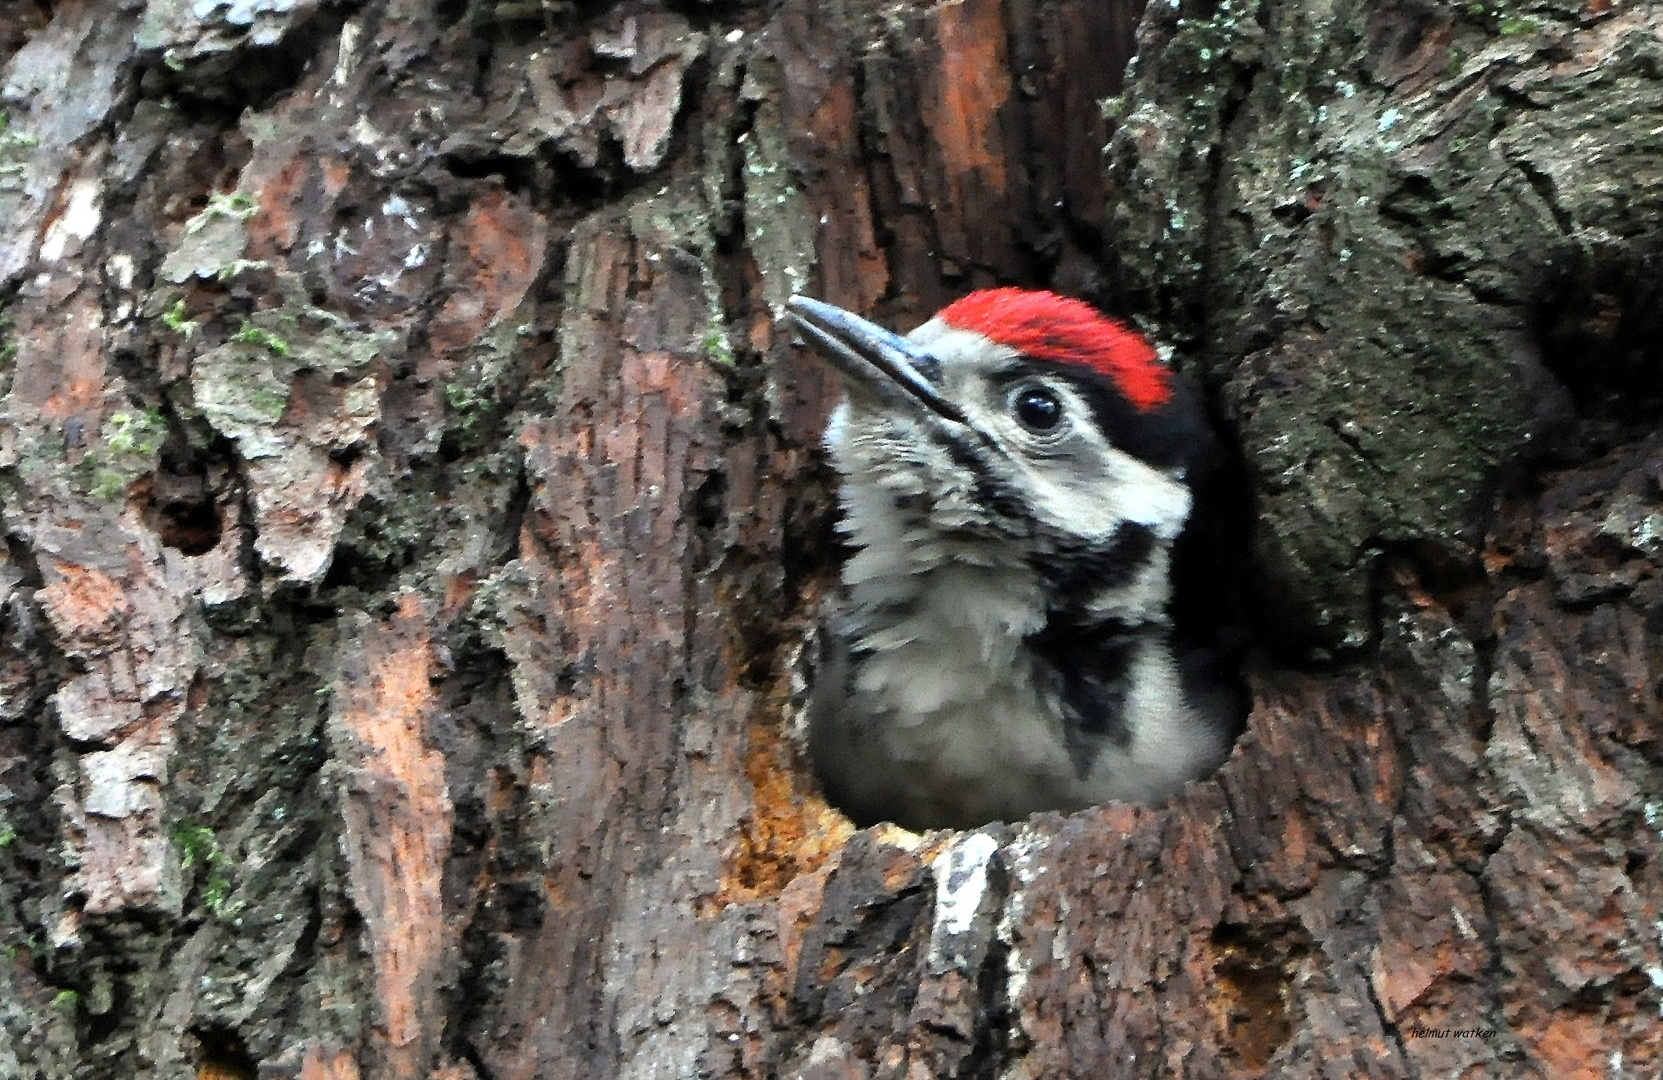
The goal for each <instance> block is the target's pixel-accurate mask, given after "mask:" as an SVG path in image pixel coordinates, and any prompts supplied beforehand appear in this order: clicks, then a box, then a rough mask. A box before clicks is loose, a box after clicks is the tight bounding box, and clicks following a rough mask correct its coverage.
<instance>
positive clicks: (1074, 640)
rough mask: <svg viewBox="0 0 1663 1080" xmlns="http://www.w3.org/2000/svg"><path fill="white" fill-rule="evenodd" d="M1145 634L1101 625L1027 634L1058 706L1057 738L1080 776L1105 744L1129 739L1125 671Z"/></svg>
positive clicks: (1038, 672) (1113, 743)
mask: <svg viewBox="0 0 1663 1080" xmlns="http://www.w3.org/2000/svg"><path fill="white" fill-rule="evenodd" d="M1145 640H1146V635H1144V634H1140V633H1134V632H1131V631H1129V630H1128V629H1127V628H1126V627H1124V626H1120V625H1118V624H1115V625H1106V626H1102V627H1099V628H1097V629H1095V630H1093V631H1091V632H1088V633H1085V634H1081V633H1080V632H1079V631H1078V630H1077V629H1073V628H1069V629H1067V630H1065V631H1058V630H1056V629H1053V628H1052V627H1049V626H1048V627H1046V628H1045V629H1044V630H1041V631H1040V632H1039V633H1037V634H1034V635H1032V636H1031V637H1029V638H1028V647H1029V648H1030V649H1031V650H1032V651H1033V654H1034V656H1035V658H1036V659H1037V660H1038V665H1037V667H1038V671H1037V674H1038V676H1039V678H1041V679H1043V680H1047V681H1049V683H1050V685H1051V689H1052V690H1053V692H1054V693H1056V695H1057V697H1058V699H1059V700H1060V701H1061V702H1062V707H1063V740H1064V742H1065V744H1066V745H1067V747H1068V757H1069V760H1070V761H1072V762H1073V764H1074V771H1075V773H1076V774H1078V775H1079V777H1080V778H1081V779H1084V778H1085V776H1086V775H1087V774H1088V773H1090V772H1091V766H1092V763H1093V762H1095V761H1096V760H1097V755H1098V754H1099V753H1101V752H1102V750H1103V747H1104V746H1105V745H1114V746H1118V747H1124V746H1126V745H1127V744H1128V743H1130V742H1131V740H1132V731H1131V728H1130V727H1128V726H1127V724H1126V688H1127V686H1128V685H1130V682H1131V680H1130V678H1129V677H1128V673H1129V672H1130V670H1131V666H1132V662H1133V660H1134V659H1136V655H1137V649H1138V646H1139V645H1141V644H1142V643H1143V642H1144V641H1145Z"/></svg>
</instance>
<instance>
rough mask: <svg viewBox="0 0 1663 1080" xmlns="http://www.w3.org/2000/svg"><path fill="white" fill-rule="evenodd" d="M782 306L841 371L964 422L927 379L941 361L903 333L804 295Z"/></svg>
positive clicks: (949, 418)
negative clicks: (889, 329) (891, 330)
mask: <svg viewBox="0 0 1663 1080" xmlns="http://www.w3.org/2000/svg"><path fill="white" fill-rule="evenodd" d="M785 309H786V311H787V312H788V313H789V314H790V316H791V321H792V322H793V323H795V324H796V327H797V329H798V330H799V331H801V332H802V335H803V338H804V340H806V341H807V342H808V343H809V344H810V345H812V346H813V347H814V350H815V351H816V352H818V353H819V354H820V355H821V356H823V357H825V358H826V359H827V360H829V361H830V362H831V363H832V365H833V366H834V367H836V368H837V369H838V370H839V371H841V372H842V373H843V374H844V375H846V376H848V377H849V378H851V379H855V380H857V381H858V382H860V383H861V384H862V385H864V386H867V387H870V388H871V389H873V390H875V391H877V392H878V393H880V394H884V395H885V396H890V395H893V394H894V393H895V392H896V391H899V392H900V393H902V394H904V395H906V396H907V397H908V398H911V399H912V400H913V401H915V402H917V403H918V404H919V405H922V406H924V408H926V409H928V410H930V411H931V412H933V413H935V414H936V415H937V416H941V417H944V418H945V419H948V420H951V421H953V422H954V423H956V424H968V423H969V421H968V420H967V419H966V418H965V415H964V413H962V412H960V411H959V407H958V406H957V405H954V404H953V403H952V402H951V401H948V400H947V399H946V398H945V397H942V396H941V391H939V390H937V389H936V386H935V384H934V383H933V382H931V381H930V379H929V375H930V374H935V373H937V372H938V371H939V370H940V367H941V362H940V361H939V360H937V359H936V358H935V357H934V356H931V355H930V354H929V353H927V352H925V351H924V350H923V349H920V348H919V347H918V346H916V345H914V344H913V343H912V342H910V341H908V340H907V339H906V338H904V337H901V336H900V335H899V334H892V333H890V332H889V331H888V330H885V329H884V328H883V327H881V326H878V325H877V324H876V323H870V322H867V321H866V320H865V319H863V318H861V317H860V316H859V315H855V314H852V313H850V312H847V311H844V310H843V309H842V308H840V307H833V306H832V305H830V304H822V303H821V302H820V301H818V300H810V299H809V298H808V297H806V296H793V297H792V298H791V299H789V300H787V301H786V302H785ZM927 373H928V374H927Z"/></svg>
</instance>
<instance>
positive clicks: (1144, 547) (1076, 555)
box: [1030, 521, 1156, 633]
mask: <svg viewBox="0 0 1663 1080" xmlns="http://www.w3.org/2000/svg"><path fill="white" fill-rule="evenodd" d="M1047 539H1048V540H1049V541H1050V543H1051V544H1052V545H1053V546H1052V547H1051V548H1050V550H1048V551H1047V552H1046V553H1045V555H1044V556H1043V557H1042V556H1040V555H1037V554H1036V555H1034V556H1033V557H1032V559H1031V561H1030V565H1031V566H1032V567H1033V569H1034V570H1035V572H1037V573H1038V574H1039V575H1040V578H1041V580H1042V581H1043V582H1044V587H1045V595H1046V596H1047V597H1049V598H1050V603H1051V609H1050V612H1049V613H1048V614H1049V616H1050V619H1049V621H1050V623H1051V624H1053V625H1055V624H1058V623H1059V622H1060V623H1061V624H1062V625H1063V626H1064V627H1065V628H1066V630H1067V632H1070V633H1078V632H1080V630H1079V628H1080V627H1081V626H1082V625H1089V624H1091V623H1092V622H1093V621H1094V620H1093V619H1092V617H1091V615H1090V612H1089V611H1088V605H1089V604H1090V602H1091V601H1092V600H1093V599H1094V598H1096V597H1097V596H1098V595H1099V594H1101V593H1102V592H1103V591H1104V590H1105V589H1118V588H1124V587H1125V586H1127V585H1129V584H1131V583H1132V579H1133V578H1135V577H1136V576H1137V572H1138V570H1139V569H1141V568H1142V567H1143V566H1144V565H1146V564H1147V563H1148V562H1149V558H1150V556H1151V555H1152V554H1154V551H1155V543H1156V541H1155V532H1154V530H1153V529H1151V528H1150V527H1149V526H1147V525H1140V524H1138V523H1137V522H1130V521H1129V522H1126V523H1124V524H1122V525H1121V526H1120V528H1118V529H1116V530H1115V533H1114V536H1113V538H1112V539H1110V541H1109V543H1108V544H1107V545H1106V546H1095V545H1089V544H1082V543H1080V542H1079V541H1078V540H1076V539H1075V538H1073V537H1068V536H1063V535H1051V536H1049V537H1047Z"/></svg>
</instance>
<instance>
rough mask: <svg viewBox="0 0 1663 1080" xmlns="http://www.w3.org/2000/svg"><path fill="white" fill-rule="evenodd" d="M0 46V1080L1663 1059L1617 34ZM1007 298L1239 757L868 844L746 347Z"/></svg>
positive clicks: (741, 9) (798, 397) (792, 444)
mask: <svg viewBox="0 0 1663 1080" xmlns="http://www.w3.org/2000/svg"><path fill="white" fill-rule="evenodd" d="M1134 44H1135V46H1136V49H1135V52H1136V58H1135V60H1133V62H1132V65H1131V67H1130V69H1129V74H1128V75H1127V76H1126V78H1125V79H1124V82H1123V78H1122V72H1123V71H1126V70H1127V69H1126V62H1127V60H1128V59H1130V58H1131V57H1132V55H1133V51H1134V50H1133V46H1134ZM0 56H4V57H5V69H4V86H3V89H0V104H3V106H4V108H5V110H6V112H5V117H6V120H5V124H4V127H3V130H0V218H3V222H4V225H5V228H4V230H3V232H0V295H3V296H4V297H5V311H4V317H5V328H4V335H3V339H4V345H5V348H4V353H3V354H0V393H3V394H4V398H3V399H0V410H3V414H4V420H5V423H4V427H3V428H0V513H3V515H4V516H3V523H4V530H5V534H6V548H5V551H4V553H3V557H0V602H3V604H4V624H3V633H0V946H3V949H4V952H3V955H0V1078H9V1077H37V1076H39V1077H54V1078H55V1077H68V1076H83V1077H114V1076H135V1075H136V1076H144V1077H177V1076H184V1075H192V1074H194V1075H196V1076H198V1077H218V1078H234V1077H254V1076H258V1077H261V1078H262V1080H274V1078H278V1077H303V1078H305V1080H349V1078H357V1077H366V1078H377V1080H379V1078H387V1080H396V1078H403V1077H428V1076H431V1077H442V1078H446V1080H463V1078H468V1077H477V1078H480V1080H515V1078H526V1080H529V1078H533V1077H549V1078H553V1077H560V1078H566V1077H573V1078H576V1077H649V1076H652V1077H693V1076H711V1077H729V1076H732V1077H739V1076H745V1077H781V1078H787V1077H790V1078H803V1080H808V1078H816V1080H833V1078H843V1077H849V1078H855V1077H890V1076H893V1077H909V1078H910V1077H949V1076H953V1077H990V1078H991V1077H1009V1078H1013V1080H1014V1078H1040V1077H1048V1078H1068V1077H1074V1078H1085V1077H1142V1076H1150V1077H1167V1076H1183V1077H1195V1078H1199V1077H1221V1078H1223V1077H1253V1076H1278V1077H1305V1076H1310V1077H1317V1076H1325V1077H1326V1076H1332V1077H1356V1076H1381V1077H1397V1076H1414V1077H1434V1076H1439V1077H1442V1076H1492V1075H1493V1076H1509V1077H1510V1076H1527V1077H1553V1078H1562V1077H1594V1076H1601V1077H1604V1076H1653V1075H1656V1074H1657V1073H1658V1072H1659V1071H1660V1070H1663V1022H1660V1020H1659V1016H1660V1010H1663V940H1660V934H1659V929H1658V928H1659V926H1663V911H1660V910H1659V909H1660V904H1663V795H1660V794H1659V792H1660V791H1663V722H1660V719H1659V713H1660V708H1659V697H1660V695H1663V649H1660V644H1659V632H1660V631H1663V568H1660V563H1663V539H1660V537H1663V434H1659V432H1658V424H1657V421H1658V419H1659V417H1660V416H1663V378H1660V377H1659V372H1660V371H1663V346H1660V345H1659V344H1658V341H1659V339H1660V338H1663V299H1660V296H1659V290H1658V289H1657V287H1656V286H1655V284H1654V282H1655V280H1656V277H1657V260H1658V259H1663V240H1660V239H1659V233H1658V231H1657V224H1656V222H1657V221H1658V215H1659V212H1660V211H1663V128H1660V127H1659V126H1658V119H1657V118H1658V117H1659V116H1660V115H1663V5H1656V4H1643V3H1632V4H1615V3H1611V2H1609V0H1587V2H1585V3H1569V2H1551V3H1535V4H1528V5H1527V4H1524V3H1512V2H1510V0H1500V2H1495V3H1485V4H1469V5H1461V6H1449V5H1434V4H1431V3H1428V2H1415V0H1398V2H1394V3H1390V4H1385V5H1369V4H1362V3H1355V2H1348V0H1341V2H1339V3H1334V4H1323V3H1317V2H1314V0H1308V2H1304V3H1299V2H1285V3H1274V2H1266V3H1260V4H1250V3H1239V4H1238V3H1235V2H1233V0H1222V2H1219V3H1216V4H1215V3H1201V2H1198V3H1193V4H1192V3H1190V2H1189V0H1184V2H1182V3H1179V2H1177V0H1174V2H1173V3H1171V4H1167V3H1157V4H1155V5H1154V6H1152V7H1151V8H1150V9H1149V10H1148V11H1147V12H1143V13H1141V14H1140V11H1139V10H1138V8H1137V6H1136V5H1134V4H1131V3H1128V2H1101V0H953V2H943V3H940V4H936V5H933V6H930V5H925V4H917V5H897V4H881V3H876V2H871V0H832V2H830V3H825V2H820V3H809V2H806V0H782V2H781V3H776V4H762V3H724V4H720V5H718V4H688V3H674V4H654V3H649V2H646V0H643V2H640V3H622V4H615V5H599V4H589V5H582V4H576V3H567V2H556V0H365V2H349V0H343V2H338V3H330V2H324V0H258V2H248V3H240V2H239V3H230V2H226V3H217V4H208V3H194V2H190V0H149V2H148V3H144V2H140V0H122V2H95V0H58V2H52V3H48V2H47V0H7V2H6V3H4V4H0ZM1105 148H1106V151H1105ZM994 282H1015V283H1021V284H1028V285H1039V286H1046V287H1052V288H1056V289H1059V290H1061V291H1065V292H1069V293H1073V294H1076V295H1082V296H1085V297H1087V298H1089V299H1092V300H1094V301H1096V302H1098V303H1100V304H1102V305H1104V306H1106V307H1108V308H1110V309H1113V310H1117V311H1120V312H1122V313H1125V314H1127V315H1130V316H1132V317H1134V318H1136V319H1139V320H1141V321H1142V322H1143V323H1144V325H1145V326H1146V327H1147V328H1149V329H1150V330H1152V331H1153V332H1154V333H1156V334H1157V335H1158V336H1160V337H1161V338H1163V339H1165V340H1167V341H1170V342H1171V343H1173V344H1174V346H1175V347H1176V358H1177V361H1176V362H1177V363H1178V364H1179V366H1181V367H1184V368H1185V369H1187V370H1188V371H1190V372H1191V373H1192V374H1194V375H1195V376H1196V377H1197V378H1198V379H1199V380H1200V381H1201V383H1202V384H1203V385H1204V387H1205V388H1206V390H1207V393H1208V397H1209V401H1210V403H1211V405H1212V407H1213V409H1214V411H1215V414H1216V419H1217V420H1218V423H1219V425H1220V430H1221V432H1222V433H1224V434H1225V435H1226V437H1227V441H1228V442H1229V443H1230V444H1231V445H1232V446H1233V447H1234V448H1236V449H1238V450H1239V455H1238V456H1237V463H1236V467H1235V470H1234V472H1232V473H1231V475H1232V476H1234V477H1236V483H1237V486H1239V487H1240V488H1242V493H1243V498H1242V500H1240V501H1242V502H1243V504H1244V505H1247V504H1248V503H1249V502H1250V517H1251V522H1252V524H1251V526H1250V527H1249V526H1248V525H1247V524H1246V523H1245V521H1244V522H1243V524H1242V532H1241V534H1240V535H1238V536H1237V537H1236V538H1235V542H1236V544H1237V545H1238V547H1239V549H1240V550H1241V551H1242V552H1243V553H1244V554H1243V556H1242V560H1241V565H1240V567H1235V566H1234V565H1233V564H1232V565H1231V567H1230V569H1231V572H1232V574H1234V573H1235V571H1236V570H1238V569H1239V571H1240V576H1241V577H1243V578H1245V579H1248V580H1249V581H1250V582H1251V585H1250V586H1249V587H1248V589H1247V590H1246V593H1245V596H1246V601H1247V607H1248V609H1249V612H1248V614H1249V617H1250V618H1251V619H1253V621H1254V622H1255V625H1256V626H1257V628H1258V633H1259V639H1260V641H1261V647H1260V648H1258V649H1257V650H1256V651H1255V652H1253V653H1252V654H1251V655H1250V658H1249V661H1248V668H1247V671H1246V673H1245V675H1246V678H1247V680H1248V682H1249V685H1250V687H1251V690H1252V696H1253V710H1252V714H1251V716H1250V717H1249V720H1248V724H1247V731H1246V733H1245V734H1244V735H1243V737H1242V738H1241V740H1240V742H1239V744H1238V746H1237V748H1236V751H1235V754H1234V756H1233V757H1232V759H1231V760H1230V762H1229V763H1228V764H1227V765H1226V766H1225V767H1224V768H1223V770H1222V771H1221V772H1220V774H1219V775H1218V776H1217V777H1216V778H1214V779H1210V780H1207V781H1204V782H1200V783H1197V784H1195V785H1193V786H1192V787H1191V789H1190V790H1189V791H1188V793H1186V794H1185V795H1184V796H1183V797H1182V798H1180V799H1178V800H1176V801H1175V802H1174V804H1173V805H1171V806H1170V807H1167V808H1165V809H1159V810H1151V809H1140V808H1133V807H1125V806H1109V807H1103V808H1100V809H1097V810H1093V811H1089V812H1086V813H1081V814H1076V815H1073V816H1070V817H1066V818H1064V817H1060V816H1057V815H1042V816H1039V817H1037V818H1034V819H1031V820H1029V821H1025V822H1015V823H1009V824H999V825H990V826H988V827H986V828H984V829H980V830H977V831H974V832H969V833H934V834H930V835H927V836H915V835H912V834H908V833H904V832H901V831H900V830H896V829H893V828H883V827H880V828H877V829H870V830H864V831H854V830H853V829H851V827H850V826H849V825H848V823H847V822H846V821H845V820H843V819H842V818H841V816H840V815H839V814H838V813H837V812H836V811H835V809H833V808H828V807H827V806H826V805H825V804H824V803H823V802H821V801H820V800H819V798H818V795H817V794H816V793H815V791H814V790H813V784H812V782H811V781H810V780H809V779H807V776H806V773H805V771H804V769H803V767H802V763H801V762H800V761H799V760H797V757H796V754H795V752H794V750H793V746H794V743H793V741H792V738H791V737H790V735H789V731H790V724H789V722H788V717H789V715H790V714H791V713H792V709H793V695H794V692H795V688H794V686H793V679H794V678H795V677H796V674H797V668H798V667H799V666H800V665H799V664H798V661H797V653H798V651H799V650H798V647H799V645H800V643H801V641H802V639H803V636H804V634H805V632H806V629H807V627H808V626H809V625H810V624H811V623H812V621H813V619H814V615H815V611H816V608H817V604H818V600H819V598H820V597H821V596H823V595H824V594H825V592H826V590H827V589H828V588H830V587H831V586H832V584H833V583H834V582H835V579H836V560H837V557H838V551H837V548H836V546H835V543H834V540H833V532H832V523H833V510H832V499H831V484H830V478H829V476H828V474H827V471H826V470H825V468H824V466H823V464H822V461H821V458H820V456H819V451H818V449H817V440H818V432H819V429H820V426H821V425H822V424H823V422H824V419H825V417H826V415H827V413H828V412H829V410H830V408H831V406H832V404H833V403H834V401H835V396H836V393H837V390H836V385H835V381H834V380H833V379H832V378H831V377H830V376H829V375H828V374H827V373H826V372H824V371H823V370H821V369H820V367H819V366H818V365H816V364H815V363H814V362H813V361H810V360H807V359H805V358H803V357H801V356H800V355H799V353H798V351H797V350H795V349H794V348H793V347H792V346H791V344H790V342H789V341H788V340H787V335H785V334H783V333H781V332H780V330H779V329H778V324H777V322H776V320H777V317H778V315H779V313H780V311H781V305H782V304H783V302H784V300H785V299H786V298H787V297H788V296H790V295H791V294H792V293H794V292H797V291H804V292H808V293H809V294H811V295H815V296H819V297H822V298H824V299H827V300H830V301H832V302H835V303H839V304H842V305H845V306H848V307H851V308H854V309H856V310H859V311H862V312H863V313H866V314H869V315H872V316H873V317H874V318H878V319H880V320H883V321H885V322H886V323H889V324H892V325H896V326H898V327H900V328H903V329H905V328H907V327H910V326H911V325H914V324H916V323H917V322H918V321H921V320H922V319H923V318H924V317H925V316H926V315H927V314H928V313H929V312H930V311H931V310H933V309H934V308H935V307H937V306H938V305H939V304H941V303H943V302H945V301H946V300H948V299H951V298H952V297H954V296H956V295H959V294H961V293H962V292H964V291H966V290H968V289H970V288H972V287H976V286H981V285H986V284H991V283H994Z"/></svg>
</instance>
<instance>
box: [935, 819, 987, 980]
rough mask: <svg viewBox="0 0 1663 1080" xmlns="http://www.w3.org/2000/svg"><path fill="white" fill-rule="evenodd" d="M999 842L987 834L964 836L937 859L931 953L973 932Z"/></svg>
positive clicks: (977, 833)
mask: <svg viewBox="0 0 1663 1080" xmlns="http://www.w3.org/2000/svg"><path fill="white" fill-rule="evenodd" d="M998 850H999V843H998V841H996V840H994V839H993V837H991V836H989V835H988V834H987V833H981V832H976V833H971V834H970V835H969V836H965V837H961V838H960V839H959V840H957V841H955V842H954V843H953V844H952V845H951V846H949V847H948V848H947V850H946V851H943V852H942V853H941V854H940V855H937V856H936V857H935V861H933V862H932V863H930V873H931V874H933V875H934V877H935V925H934V926H932V927H931V928H930V952H931V953H932V954H933V953H935V952H936V946H937V943H938V942H940V943H941V944H945V942H944V941H942V939H944V938H948V937H954V936H956V935H959V934H962V933H964V932H965V931H967V930H969V929H970V925H971V923H973V922H975V921H976V912H977V910H978V909H980V907H981V905H982V897H983V896H984V895H986V893H987V867H988V863H989V861H991V860H992V858H993V853H994V852H996V851H998Z"/></svg>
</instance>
